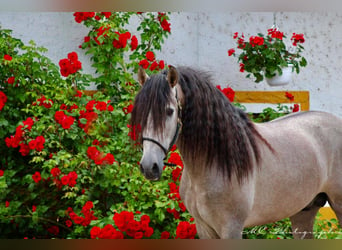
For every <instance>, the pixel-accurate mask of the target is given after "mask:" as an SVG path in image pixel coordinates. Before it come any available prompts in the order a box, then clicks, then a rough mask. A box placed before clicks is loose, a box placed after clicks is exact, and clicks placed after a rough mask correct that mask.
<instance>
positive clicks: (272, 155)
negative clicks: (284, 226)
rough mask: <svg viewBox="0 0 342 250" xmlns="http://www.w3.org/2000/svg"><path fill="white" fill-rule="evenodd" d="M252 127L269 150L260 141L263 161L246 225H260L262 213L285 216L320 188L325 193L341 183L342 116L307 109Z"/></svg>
mask: <svg viewBox="0 0 342 250" xmlns="http://www.w3.org/2000/svg"><path fill="white" fill-rule="evenodd" d="M256 128H257V130H258V131H259V133H260V134H261V136H263V138H264V139H265V140H267V141H268V143H269V144H270V146H271V148H272V150H271V149H269V148H268V147H267V146H265V145H263V143H262V142H261V143H260V149H261V157H262V161H261V165H260V170H259V171H257V172H256V174H255V177H254V181H255V189H256V191H255V197H254V208H253V210H255V217H254V218H253V217H251V218H249V220H248V221H247V224H249V223H250V224H259V222H261V221H262V220H263V219H264V218H263V217H268V218H269V219H270V220H277V219H279V218H280V217H283V218H284V217H288V216H290V215H291V214H294V213H296V212H298V211H300V210H301V209H303V208H304V207H306V206H307V205H308V204H309V203H310V202H311V201H312V199H314V197H315V196H316V195H317V194H318V193H321V192H329V189H331V188H332V187H331V183H338V182H340V183H341V185H342V166H341V163H342V120H341V119H340V118H338V117H336V116H334V115H332V114H329V113H325V112H314V111H309V112H302V113H297V114H293V115H289V116H285V117H282V118H279V119H276V120H274V121H272V122H268V123H263V124H256ZM265 203H266V204H267V203H269V204H273V207H269V208H267V206H265ZM274 204H275V205H274ZM274 210H276V211H274ZM272 214H273V216H274V217H273V216H272ZM277 216H279V218H277ZM254 221H256V223H254ZM265 222H267V221H265Z"/></svg>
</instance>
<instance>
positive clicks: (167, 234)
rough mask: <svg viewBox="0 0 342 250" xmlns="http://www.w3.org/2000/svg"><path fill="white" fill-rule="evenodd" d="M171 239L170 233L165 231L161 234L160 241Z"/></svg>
mask: <svg viewBox="0 0 342 250" xmlns="http://www.w3.org/2000/svg"><path fill="white" fill-rule="evenodd" d="M168 238H170V233H169V232H168V231H164V232H162V233H161V236H160V239H168Z"/></svg>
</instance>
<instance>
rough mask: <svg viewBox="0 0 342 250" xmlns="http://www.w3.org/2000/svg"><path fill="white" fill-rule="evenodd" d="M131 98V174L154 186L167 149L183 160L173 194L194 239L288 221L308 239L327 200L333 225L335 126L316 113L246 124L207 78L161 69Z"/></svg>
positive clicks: (339, 177) (341, 126)
mask: <svg viewBox="0 0 342 250" xmlns="http://www.w3.org/2000/svg"><path fill="white" fill-rule="evenodd" d="M138 81H139V83H140V84H141V85H142V87H141V89H140V90H139V92H138V94H137V95H136V97H135V100H134V108H133V111H132V113H131V125H132V126H137V125H140V127H141V130H140V133H139V138H140V139H139V140H140V142H141V144H142V148H143V153H142V158H141V161H140V170H141V172H142V174H143V175H144V176H145V177H146V179H148V180H151V181H156V180H159V179H160V177H161V173H162V171H163V166H164V162H163V161H164V159H165V157H166V155H167V154H168V151H169V150H170V148H171V146H172V145H173V144H174V143H176V146H177V148H178V150H179V152H180V154H181V156H182V159H183V163H184V168H183V173H182V178H181V182H180V196H181V199H182V200H183V201H184V204H185V206H186V208H187V210H188V211H189V213H190V214H191V215H192V216H193V218H194V220H195V223H196V227H197V232H198V236H199V237H200V238H201V239H202V238H203V239H208V238H210V239H213V238H223V239H235V238H237V239H241V238H242V234H243V230H244V228H246V227H252V226H257V225H264V224H267V223H272V222H275V221H279V220H281V219H284V218H288V217H289V218H290V221H291V224H292V234H293V237H294V238H295V239H305V238H313V237H314V235H313V224H314V220H315V216H316V214H317V212H318V210H319V208H320V207H322V206H324V205H325V203H326V202H328V203H329V204H330V206H331V208H332V209H333V210H334V212H335V213H336V215H337V218H338V219H339V221H342V120H341V119H340V118H338V117H337V116H335V115H333V114H330V113H326V112H322V111H306V112H298V113H293V114H289V115H286V116H283V117H281V118H278V119H276V120H273V121H270V122H265V123H253V122H252V121H251V120H250V119H249V117H248V115H247V114H246V113H245V112H243V111H242V110H241V109H239V108H237V107H235V106H234V105H232V104H231V102H230V101H229V100H228V98H226V97H225V96H224V94H223V93H222V92H221V91H220V90H219V89H218V88H216V87H215V86H214V85H213V84H212V80H211V76H210V74H208V73H206V72H204V71H200V70H196V69H193V68H191V67H185V66H180V67H177V68H176V67H173V66H169V68H168V69H166V70H164V71H163V72H161V73H159V74H154V75H151V76H147V75H146V73H145V71H144V70H143V69H142V68H140V69H139V72H138Z"/></svg>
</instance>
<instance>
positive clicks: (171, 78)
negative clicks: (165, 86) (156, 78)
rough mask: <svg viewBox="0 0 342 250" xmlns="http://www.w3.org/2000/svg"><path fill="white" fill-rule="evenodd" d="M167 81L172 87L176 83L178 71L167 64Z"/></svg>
mask: <svg viewBox="0 0 342 250" xmlns="http://www.w3.org/2000/svg"><path fill="white" fill-rule="evenodd" d="M167 81H168V82H169V84H170V85H171V87H172V88H173V87H174V86H176V84H177V83H178V72H177V70H176V68H175V67H173V66H171V65H170V66H169V72H168V73H167Z"/></svg>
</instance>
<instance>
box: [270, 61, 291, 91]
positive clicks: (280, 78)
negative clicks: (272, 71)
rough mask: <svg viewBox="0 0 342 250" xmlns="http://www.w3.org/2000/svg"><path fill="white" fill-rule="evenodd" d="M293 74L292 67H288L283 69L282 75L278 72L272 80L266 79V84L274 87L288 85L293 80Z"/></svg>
mask: <svg viewBox="0 0 342 250" xmlns="http://www.w3.org/2000/svg"><path fill="white" fill-rule="evenodd" d="M292 73H293V71H292V65H289V66H288V67H284V68H282V74H281V75H280V74H279V72H276V75H275V76H273V77H271V78H268V77H265V78H266V82H267V83H268V85H270V86H272V87H276V86H283V85H287V84H289V83H290V82H291V80H292Z"/></svg>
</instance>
